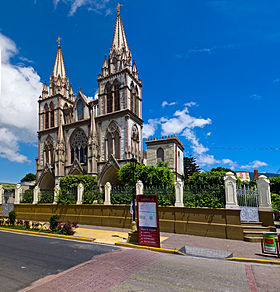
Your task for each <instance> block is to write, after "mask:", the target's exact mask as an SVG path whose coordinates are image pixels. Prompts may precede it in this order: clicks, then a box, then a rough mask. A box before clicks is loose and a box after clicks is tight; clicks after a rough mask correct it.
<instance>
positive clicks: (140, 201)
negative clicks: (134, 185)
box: [137, 195, 160, 247]
mask: <svg viewBox="0 0 280 292" xmlns="http://www.w3.org/2000/svg"><path fill="white" fill-rule="evenodd" d="M137 211H138V220H137V229H138V243H139V244H140V245H146V246H153V247H160V235H159V218H158V197H157V195H137Z"/></svg>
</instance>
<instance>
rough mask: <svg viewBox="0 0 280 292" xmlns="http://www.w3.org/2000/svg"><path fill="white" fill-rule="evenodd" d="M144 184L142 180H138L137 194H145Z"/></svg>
mask: <svg viewBox="0 0 280 292" xmlns="http://www.w3.org/2000/svg"><path fill="white" fill-rule="evenodd" d="M143 190H144V185H143V183H142V182H141V180H138V182H137V184H136V196H137V195H143Z"/></svg>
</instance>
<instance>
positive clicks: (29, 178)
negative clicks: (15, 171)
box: [20, 172, 36, 182]
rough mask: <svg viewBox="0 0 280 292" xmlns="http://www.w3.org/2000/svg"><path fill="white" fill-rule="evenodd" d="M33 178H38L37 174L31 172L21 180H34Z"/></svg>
mask: <svg viewBox="0 0 280 292" xmlns="http://www.w3.org/2000/svg"><path fill="white" fill-rule="evenodd" d="M33 180H36V175H35V174H34V173H31V172H30V173H28V174H26V175H25V177H24V178H22V179H21V180H20V181H21V182H23V181H33Z"/></svg>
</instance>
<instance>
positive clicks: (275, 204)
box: [271, 193, 280, 212]
mask: <svg viewBox="0 0 280 292" xmlns="http://www.w3.org/2000/svg"><path fill="white" fill-rule="evenodd" d="M271 202H272V208H273V210H274V211H275V212H280V194H273V193H272V194H271Z"/></svg>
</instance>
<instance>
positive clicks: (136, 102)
mask: <svg viewBox="0 0 280 292" xmlns="http://www.w3.org/2000/svg"><path fill="white" fill-rule="evenodd" d="M134 112H135V114H136V115H137V116H138V115H139V100H138V88H137V87H136V90H135V111H134Z"/></svg>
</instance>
